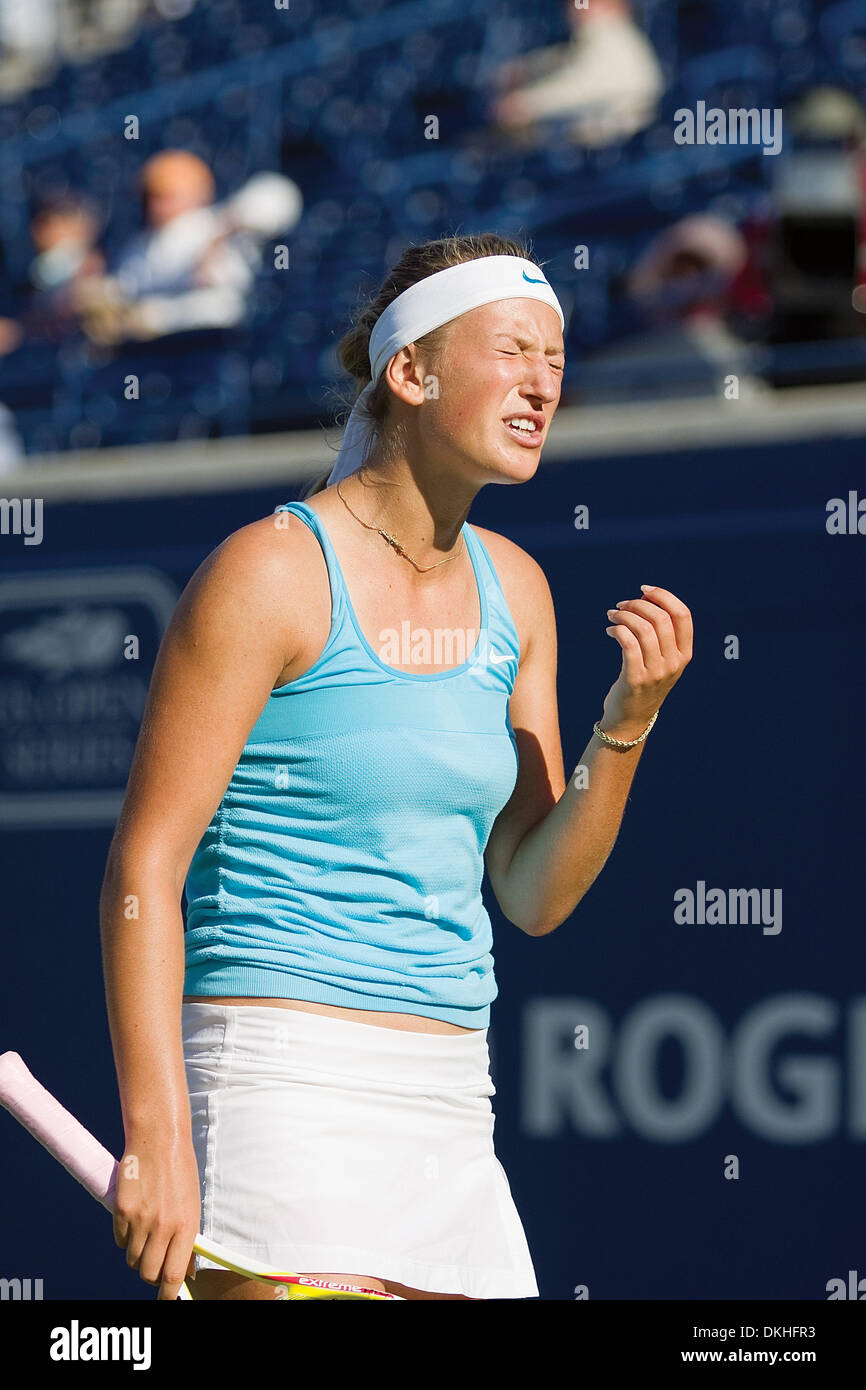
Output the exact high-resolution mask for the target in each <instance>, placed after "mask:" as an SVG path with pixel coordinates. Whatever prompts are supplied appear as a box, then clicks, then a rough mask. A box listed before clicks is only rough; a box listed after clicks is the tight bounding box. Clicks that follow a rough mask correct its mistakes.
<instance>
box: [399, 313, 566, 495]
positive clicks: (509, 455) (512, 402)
mask: <svg viewBox="0 0 866 1390" xmlns="http://www.w3.org/2000/svg"><path fill="white" fill-rule="evenodd" d="M449 329H450V332H449V333H448V335H447V337H446V340H445V346H444V349H443V351H442V354H441V357H440V359H439V360H438V363H437V365H438V369H439V370H438V374H437V377H436V386H437V390H438V396H437V395H435V394H434V395H432V396H430V397H429V398H428V397H425V399H424V401H423V409H422V410H421V411H420V412H419V418H418V420H417V423H418V424H419V425H420V426H421V427H422V428H423V446H424V449H425V451H430V452H433V451H435V453H436V455H437V457H439V458H440V459H441V460H442V461H443V462H444V461H446V460H449V461H451V462H452V463H453V464H454V465H455V466H458V467H460V468H461V471H467V473H468V475H469V476H474V477H475V478H476V479H477V480H478V481H481V482H484V481H491V480H492V479H491V474H493V475H495V476H496V477H498V479H499V480H500V481H503V482H504V481H512V482H524V481H526V480H527V479H528V478H531V477H532V476H533V474H534V473H535V470H536V468H537V467H538V462H539V459H540V456H541V449H542V446H543V444H544V441H545V440H546V438H547V434H548V431H549V429H550V422H551V420H552V419H553V416H554V413H555V411H556V408H557V406H558V404H559V398H560V395H561V391H562V374H563V369H564V364H565V347H564V344H563V338H562V330H561V328H560V325H559V315H558V314H557V313H556V311H555V310H554V309H552V308H551V306H550V305H549V304H544V303H543V302H542V301H541V300H538V299H523V298H515V299H502V300H497V301H496V302H494V303H492V304H483V305H481V306H480V307H479V308H477V309H471V310H469V311H468V312H467V313H465V314H461V315H460V317H459V318H457V319H454V320H453V321H452V323H451V324H449ZM421 365H422V366H423V364H421ZM423 370H424V371H425V372H427V371H428V369H427V368H426V367H423ZM415 379H416V381H417V380H419V379H423V378H421V377H420V372H419V375H418V376H417V377H416V378H415ZM405 398H406V397H404V399H405ZM518 419H522V420H523V422H524V423H523V424H522V425H520V424H517V423H516V420H518ZM509 421H510V422H512V423H508V422H509ZM529 426H531V428H529Z"/></svg>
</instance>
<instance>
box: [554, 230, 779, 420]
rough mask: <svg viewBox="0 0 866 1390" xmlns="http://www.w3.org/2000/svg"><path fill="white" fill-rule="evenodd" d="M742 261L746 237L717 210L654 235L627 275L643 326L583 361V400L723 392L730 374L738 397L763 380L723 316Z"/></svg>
mask: <svg viewBox="0 0 866 1390" xmlns="http://www.w3.org/2000/svg"><path fill="white" fill-rule="evenodd" d="M745 261H746V244H745V239H744V238H743V237H742V235H741V234H740V232H738V231H737V229H736V228H735V227H732V226H730V225H729V224H728V223H727V222H724V221H722V219H721V218H718V217H712V216H709V215H706V214H695V215H694V216H691V217H686V218H683V220H682V221H680V222H677V223H675V224H674V225H673V226H672V227H668V228H666V229H665V230H664V231H663V232H660V233H659V234H658V236H656V237H654V238H653V240H652V241H651V242H650V244H649V246H648V247H647V249H646V250H645V251H644V253H643V255H642V256H641V257H640V258H639V260H638V261H637V264H636V265H635V267H634V269H633V271H632V272H631V275H630V276H629V277H628V280H627V286H626V288H627V293H628V295H629V297H630V298H631V300H632V302H633V304H634V306H635V307H636V309H637V311H638V313H639V315H640V318H641V319H642V321H643V323H644V325H645V327H644V329H643V331H641V332H640V333H637V334H635V335H634V336H633V337H630V338H628V339H626V340H625V341H624V342H620V343H615V344H613V345H611V347H609V348H605V349H603V350H601V351H599V352H597V353H594V354H593V355H592V356H591V357H587V358H586V359H585V361H584V362H583V363H582V364H581V369H580V372H579V382H580V387H581V395H582V396H584V395H585V398H586V400H587V402H590V401H591V402H592V403H597V402H598V403H600V402H602V401H615V400H622V399H632V400H635V399H638V400H639V399H655V398H658V397H662V396H668V397H684V396H694V395H718V396H721V395H722V392H723V390H724V389H725V386H726V379H727V378H728V377H729V376H732V375H734V376H736V377H737V379H738V395H739V398H740V399H743V398H744V397H746V396H752V395H756V394H759V393H764V392H765V391H766V390H767V389H768V388H767V387H766V384H765V383H764V382H763V381H761V380H760V379H759V378H757V377H755V376H754V375H753V374H752V372H751V371H750V368H749V360H748V359H749V351H750V350H749V348H748V346H747V345H746V344H745V343H744V342H743V341H742V340H741V339H740V338H739V337H737V335H736V334H734V333H733V332H732V331H731V330H730V328H729V327H728V324H727V322H726V306H727V295H728V291H729V288H730V286H731V284H732V282H733V280H734V278H735V277H736V276H737V274H738V273H739V272H740V270H741V269H742V267H743V265H744V264H745Z"/></svg>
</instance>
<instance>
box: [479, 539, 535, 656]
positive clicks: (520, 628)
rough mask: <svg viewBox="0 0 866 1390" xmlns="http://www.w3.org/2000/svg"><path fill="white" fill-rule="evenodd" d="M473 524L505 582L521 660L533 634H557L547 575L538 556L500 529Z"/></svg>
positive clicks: (503, 588) (507, 600) (501, 578)
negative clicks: (547, 631)
mask: <svg viewBox="0 0 866 1390" xmlns="http://www.w3.org/2000/svg"><path fill="white" fill-rule="evenodd" d="M471 524H472V529H473V530H474V531H475V533H476V535H477V536H478V538H479V539H480V540H481V541H483V543H484V545H485V546H486V547H487V551H488V554H489V555H490V558H491V560H492V561H493V566H494V569H495V570H496V573H497V575H498V577H499V582H500V584H501V585H502V591H503V593H504V594H505V600H506V602H507V604H508V607H509V609H510V610H511V616H512V617H513V619H514V625H515V627H516V628H517V633H518V636H519V637H520V652H521V661H522V660H523V657H524V656H525V655H526V653H527V652H528V650H529V645H530V639H531V637H532V636H533V635H534V634H537V633H538V632H539V631H541V630H544V629H548V630H550V631H551V633H552V635H554V636H555V617H554V611H553V598H552V596H551V593H550V585H549V584H548V582H547V575H546V574H545V573H544V570H543V569H542V568H541V565H540V564H539V563H538V561H537V560H534V559H533V558H532V556H531V555H530V554H528V552H527V551H525V550H523V549H522V547H521V546H519V545H516V544H515V542H514V541H510V540H509V539H508V537H507V536H501V535H500V534H499V533H498V532H497V531H488V530H487V529H486V527H484V526H476V525H475V524H474V523H471Z"/></svg>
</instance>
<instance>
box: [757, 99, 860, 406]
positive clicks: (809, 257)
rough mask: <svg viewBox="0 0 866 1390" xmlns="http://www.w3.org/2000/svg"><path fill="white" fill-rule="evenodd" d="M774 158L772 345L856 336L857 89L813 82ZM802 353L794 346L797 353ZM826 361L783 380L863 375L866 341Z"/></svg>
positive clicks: (791, 369)
mask: <svg viewBox="0 0 866 1390" xmlns="http://www.w3.org/2000/svg"><path fill="white" fill-rule="evenodd" d="M785 129H786V132H787V139H786V142H785V149H784V151H783V154H782V156H781V158H780V159H779V160H778V161H774V168H773V171H772V173H773V178H772V184H771V191H770V218H771V225H770V237H769V242H768V247H767V250H768V255H767V260H766V271H767V280H768V284H769V292H770V297H771V301H772V312H771V315H770V319H769V323H768V325H767V329H766V333H765V338H766V341H767V342H768V343H770V344H772V345H774V346H775V345H786V344H804V343H815V342H827V341H830V340H849V341H852V342H853V341H854V340H856V339H859V338H862V335H863V333H864V332H866V316H864V315H866V110H864V108H863V105H862V103H861V102H860V101H859V100H858V99H857V98H856V97H855V96H854V95H853V94H852V93H850V92H846V91H844V90H843V89H842V88H838V87H829V86H822V87H813V88H811V89H809V90H807V91H806V92H804V93H803V94H802V95H801V96H800V97H799V98H797V100H796V101H794V102H793V103H792V105H791V107H790V109H786V111H785ZM798 355H799V354H797V353H794V358H796V357H797V356H798ZM843 359H844V352H843V353H842V356H841V357H840V355H839V353H838V352H834V353H833V354H828V355H827V360H826V362H825V363H824V364H823V365H822V363H821V362H819V361H818V359H817V358H816V359H815V364H814V366H812V365H810V364H809V362H808V361H806V360H805V359H803V361H802V364H801V365H800V366H796V365H795V364H794V361H793V359H792V360H791V362H790V364H789V365H786V363H785V355H784V354H782V360H781V366H780V370H779V373H778V375H777V377H776V378H775V379H776V380H777V381H778V384H780V385H786V386H791V385H801V384H806V383H808V382H813V381H818V380H822V381H848V380H862V378H863V375H864V368H863V352H862V348H861V347H860V345H859V344H858V345H857V346H856V347H855V349H854V351H853V352H852V354H851V358H850V363H849V364H848V365H846V363H845V361H844V360H843Z"/></svg>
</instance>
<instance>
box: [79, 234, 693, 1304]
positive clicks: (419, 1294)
mask: <svg viewBox="0 0 866 1390" xmlns="http://www.w3.org/2000/svg"><path fill="white" fill-rule="evenodd" d="M563 328H564V319H563V314H562V310H561V308H560V305H559V301H558V300H557V297H556V295H555V294H554V292H553V290H552V289H551V287H550V285H549V284H548V281H547V279H546V277H545V275H544V272H543V271H542V270H541V268H540V267H539V266H538V265H536V264H535V263H534V262H533V261H532V260H530V259H529V255H528V252H527V249H526V248H525V247H524V246H522V245H520V244H519V243H517V242H515V241H512V240H509V239H505V238H503V237H500V236H497V235H492V234H490V235H481V236H467V237H449V238H445V239H442V240H439V241H433V242H429V243H427V244H424V245H421V246H416V247H412V248H410V249H409V250H407V251H406V253H405V254H404V255H403V256H402V257H401V259H400V260H399V262H398V264H397V265H396V266H395V267H394V268H393V270H392V271H391V272H390V274H389V275H388V276H387V277H386V280H385V282H384V284H383V286H382V288H381V289H380V290H379V292H378V294H376V295H375V296H374V297H373V298H372V300H371V301H370V302H369V303H368V304H367V305H366V306H365V307H363V308H362V309H361V311H360V312H359V315H358V317H357V320H356V322H355V323H354V325H353V327H352V328H351V330H350V331H349V332H348V333H347V335H346V336H345V337H344V339H343V340H342V343H341V344H340V356H341V360H342V363H343V365H344V366H345V367H346V368H347V369H348V370H349V371H350V372H351V373H352V374H353V375H354V376H355V377H356V378H357V381H358V385H359V388H360V390H359V393H358V397H357V400H356V401H355V404H354V406H353V409H352V413H351V415H350V417H349V420H348V424H347V427H346V430H345V433H344V437H343V442H342V446H341V448H340V451H339V454H338V455H337V459H336V462H335V464H334V467H333V469H332V470H331V471H330V473H329V475H328V476H327V478H325V479H322V480H321V482H320V484H319V485H318V486H317V487H315V488H313V489H311V490H310V491H309V492H308V494H307V496H306V497H305V499H304V500H303V501H300V502H289V503H284V504H282V505H280V506H279V507H277V508H276V510H275V512H274V513H273V514H272V515H270V516H266V517H263V518H261V519H260V520H258V521H255V522H253V523H252V524H250V525H246V526H242V527H240V528H239V529H238V530H237V531H235V532H233V533H232V534H231V535H229V536H228V537H227V538H226V539H225V540H224V541H223V542H222V543H221V544H220V545H219V546H217V548H216V549H215V550H214V551H213V552H212V553H211V554H210V555H209V556H208V558H207V559H206V560H205V561H204V562H203V564H202V565H201V566H200V567H199V569H198V570H197V571H196V573H195V574H194V575H193V577H192V579H191V580H190V582H189V584H188V586H187V588H186V590H185V592H184V593H183V595H182V597H181V599H180V602H179V603H178V606H177V609H176V612H175V614H174V616H173V619H172V622H171V624H170V626H169V628H168V631H167V632H166V635H165V637H164V639H163V642H162V646H161V648H160V651H159V654H158V658H157V661H156V665H155V669H154V673H153V679H152V682H151V688H150V692H149V698H148V704H147V709H146V711H145V715H144V719H143V723H142V728H141V733H140V736H139V740H138V744H137V747H136V750H135V756H134V760H133V764H132V768H131V772H130V778H129V785H128V789H127V794H126V800H125V802H124V806H123V809H122V812H121V815H120V818H119V821H118V826H117V831H116V834H115V837H114V840H113V842H112V846H111V850H110V853H109V858H108V864H107V868H106V874H105V882H104V886H103V891H102V897H101V917H102V939H103V955H104V965H105V976H106V993H107V1002H108V1011H109V1021H110V1026H111V1035H112V1044H113V1048H114V1055H115V1063H116V1068H117V1075H118V1083H119V1088H120V1097H121V1104H122V1112H123V1122H124V1130H125V1151H124V1161H121V1165H120V1177H119V1181H118V1191H117V1215H116V1217H115V1239H116V1241H117V1243H118V1244H119V1245H120V1246H121V1247H122V1248H124V1249H125V1250H126V1258H127V1263H128V1264H129V1265H130V1266H131V1267H132V1268H134V1269H136V1270H138V1272H139V1273H140V1275H141V1277H142V1278H143V1279H144V1280H146V1282H148V1283H149V1284H153V1285H157V1284H158V1285H159V1297H160V1298H165V1299H170V1298H175V1297H176V1296H177V1294H178V1290H179V1288H180V1285H181V1282H182V1281H183V1279H184V1278H185V1276H186V1275H187V1271H188V1269H189V1272H190V1274H192V1275H193V1278H192V1284H191V1287H192V1290H193V1295H194V1297H196V1298H203V1299H242V1298H273V1297H274V1290H273V1289H272V1288H270V1287H268V1286H266V1285H263V1284H261V1283H257V1282H255V1281H253V1280H251V1279H248V1278H243V1277H240V1276H238V1275H236V1274H232V1273H231V1272H229V1271H227V1270H225V1269H220V1268H218V1267H217V1266H215V1265H213V1264H212V1263H211V1262H208V1261H207V1260H206V1259H204V1258H202V1257H201V1256H197V1257H195V1270H193V1264H192V1260H191V1258H190V1257H191V1251H192V1243H193V1240H194V1237H195V1234H196V1232H197V1230H198V1229H199V1225H200V1228H201V1230H202V1232H203V1233H204V1235H205V1236H208V1237H210V1238H212V1239H213V1240H215V1241H219V1242H222V1243H223V1244H224V1245H226V1246H229V1247H231V1248H232V1249H234V1250H237V1251H242V1252H244V1253H245V1254H246V1255H248V1256H249V1264H250V1266H251V1267H253V1266H254V1264H255V1262H262V1263H267V1264H269V1265H271V1266H277V1267H279V1268H281V1269H290V1270H294V1271H295V1272H296V1273H300V1274H305V1275H318V1276H322V1277H328V1278H339V1279H340V1280H342V1281H343V1282H347V1283H350V1284H352V1285H353V1286H354V1285H357V1286H358V1287H364V1288H372V1289H378V1290H380V1291H385V1292H389V1293H396V1294H398V1295H400V1296H402V1297H404V1298H408V1299H432V1298H450V1299H458V1298H461V1299H481V1298H531V1297H535V1296H537V1294H538V1286H537V1284H536V1278H535V1271H534V1268H533V1264H532V1260H531V1257H530V1252H529V1249H528V1244H527V1240H526V1236H525V1233H524V1230H523V1226H522V1224H521V1220H520V1217H519V1215H518V1212H517V1210H516V1207H515V1204H514V1201H513V1199H512V1195H511V1191H510V1188H509V1184H508V1180H507V1177H506V1174H505V1171H504V1169H503V1167H502V1165H501V1164H500V1162H499V1159H498V1158H497V1156H496V1154H495V1152H494V1145H493V1124H494V1117H493V1113H492V1108H491V1104H490V1097H491V1096H492V1095H494V1087H493V1084H492V1081H491V1077H490V1072H489V1054H488V1046H487V1028H488V1024H489V1019H490V1004H491V1002H492V1000H493V999H494V998H495V996H496V993H497V988H496V983H495V980H494V973H493V960H492V956H491V944H492V935H491V924H490V919H489V916H488V914H487V912H486V910H485V908H484V905H483V903H482V898H481V882H482V876H483V871H484V868H485V866H486V869H487V872H488V874H489V881H490V885H491V889H492V891H493V893H494V894H495V897H496V900H497V902H498V904H499V906H500V908H501V910H502V913H503V916H504V917H505V918H506V919H507V920H508V921H510V922H512V923H513V924H514V925H515V926H516V927H517V928H519V929H520V930H521V931H523V932H525V933H526V934H527V935H528V936H530V937H542V936H546V935H547V934H548V933H549V932H552V931H554V930H555V929H556V928H557V927H558V926H560V925H561V924H562V923H563V922H565V921H566V919H567V918H568V917H569V916H570V914H571V913H572V912H573V911H574V909H575V907H576V906H577V904H578V903H579V902H580V899H581V898H582V896H583V895H584V893H585V892H586V891H587V889H588V888H589V887H590V885H591V884H592V882H593V881H594V879H595V878H596V876H597V874H598V873H599V871H600V869H601V868H602V866H603V864H604V862H605V860H606V859H607V857H608V855H609V854H610V851H611V847H612V845H613V843H614V840H615V838H616V835H617V833H618V829H619V824H620V821H621V818H622V813H623V809H624V805H625V800H626V797H627V794H628V791H629V787H630V785H631V782H632V779H633V777H634V773H635V768H636V766H637V762H638V759H639V758H640V756H641V753H642V750H643V747H644V742H645V740H646V736H647V733H648V732H649V730H650V729H651V727H652V725H653V723H654V721H655V719H656V717H657V714H658V711H659V708H660V706H661V704H662V701H663V700H664V699H665V697H666V696H667V694H668V692H669V691H670V689H671V687H672V686H673V685H674V683H675V682H676V680H677V679H678V677H679V676H680V674H681V673H682V671H683V669H684V668H685V666H686V664H687V663H688V661H689V660H690V658H691V651H692V623H691V617H690V614H689V611H688V609H687V608H686V607H685V605H684V604H683V603H682V602H681V601H680V600H679V599H678V598H677V597H676V596H675V595H674V594H673V593H671V592H669V591H668V590H667V589H663V588H658V587H647V586H645V585H641V590H642V593H641V595H640V596H638V597H635V598H631V599H626V600H624V601H622V602H620V603H618V604H617V605H616V607H615V608H614V607H612V608H611V610H609V612H608V616H607V619H606V620H605V621H606V622H607V623H608V625H607V626H606V629H605V630H606V631H607V632H608V633H609V634H610V636H611V637H612V638H613V639H614V640H615V641H616V642H617V643H618V644H619V647H620V649H621V670H620V672H619V675H618V677H617V679H616V681H615V682H614V684H613V686H612V687H611V689H610V690H609V692H608V694H607V696H606V697H605V699H604V701H603V703H602V709H601V716H600V719H599V720H598V721H597V723H596V724H595V726H594V729H593V733H592V736H591V738H590V739H589V742H588V743H587V746H586V749H585V751H584V753H583V755H582V758H581V764H582V765H583V766H584V767H585V769H587V770H588V778H587V777H583V776H582V777H581V778H577V779H571V780H570V781H569V783H568V785H566V780H565V776H564V768H563V758H562V749H561V746H560V736H559V725H558V716H557V703H556V631H555V621H554V611H553V605H552V601H551V595H550V591H549V588H548V585H547V582H546V580H545V577H544V574H543V572H542V570H541V569H540V568H539V566H538V565H537V564H536V562H535V561H534V560H533V559H532V558H531V556H529V555H527V554H526V553H525V552H524V551H523V550H521V549H520V547H519V546H517V545H515V544H513V543H512V542H511V541H509V540H507V539H506V538H505V537H503V536H500V535H497V534H495V533H494V532H492V531H488V530H485V529H483V528H481V527H472V526H470V525H469V524H468V522H467V520H466V518H467V516H468V513H469V510H470V507H471V505H472V501H473V498H474V497H475V496H476V494H477V493H478V491H479V490H480V489H481V488H482V487H483V486H484V485H485V484H487V483H494V484H496V483H499V484H511V485H514V484H520V483H524V482H527V481H528V480H529V479H530V478H532V476H533V475H534V473H535V471H536V469H537V468H538V464H539V459H540V456H541V450H542V447H543V444H544V441H545V438H546V436H547V433H548V431H549V429H550V423H551V420H552V418H553V415H554V412H555V410H556V407H557V404H558V402H559V397H560V390H561V382H562V371H563V363H564V351H563ZM649 577H651V578H652V577H654V576H649ZM599 617H600V618H601V617H602V615H601V614H600V615H599ZM184 885H185V887H186V896H187V923H186V926H187V930H186V933H185V934H184V932H183V922H182V912H181V889H182V887H183V886H184Z"/></svg>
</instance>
